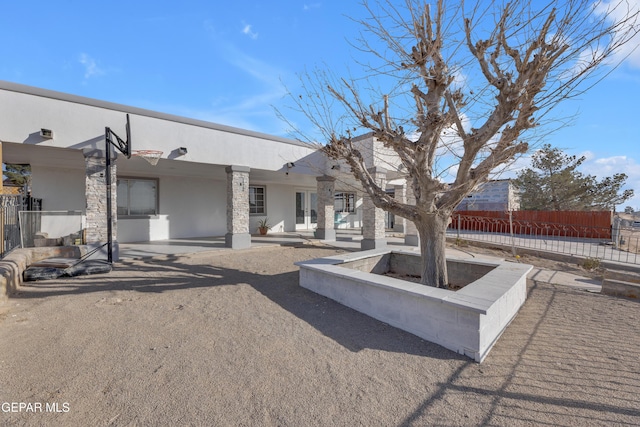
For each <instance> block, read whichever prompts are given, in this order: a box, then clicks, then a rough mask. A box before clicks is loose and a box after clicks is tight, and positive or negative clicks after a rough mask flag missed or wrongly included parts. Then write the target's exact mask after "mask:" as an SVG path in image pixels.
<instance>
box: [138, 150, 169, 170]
mask: <svg viewBox="0 0 640 427" xmlns="http://www.w3.org/2000/svg"><path fill="white" fill-rule="evenodd" d="M131 156H132V157H134V156H135V157H142V158H143V159H145V160H146V161H147V162H149V164H150V165H152V166H155V165H157V164H158V161H159V160H160V157H162V151H158V150H135V151H134V152H132V153H131Z"/></svg>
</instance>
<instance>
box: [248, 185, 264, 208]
mask: <svg viewBox="0 0 640 427" xmlns="http://www.w3.org/2000/svg"><path fill="white" fill-rule="evenodd" d="M266 213H267V189H266V188H265V187H264V186H260V185H250V186H249V214H254V215H266Z"/></svg>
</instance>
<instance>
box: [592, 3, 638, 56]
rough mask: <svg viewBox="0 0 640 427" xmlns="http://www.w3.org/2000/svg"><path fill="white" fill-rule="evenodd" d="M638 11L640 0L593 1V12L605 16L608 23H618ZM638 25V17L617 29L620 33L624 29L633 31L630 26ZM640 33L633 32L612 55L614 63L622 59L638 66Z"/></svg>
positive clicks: (623, 31) (624, 30)
mask: <svg viewBox="0 0 640 427" xmlns="http://www.w3.org/2000/svg"><path fill="white" fill-rule="evenodd" d="M638 12H640V0H604V1H600V2H597V3H595V7H594V13H595V14H596V15H598V16H606V17H607V20H608V21H610V23H614V22H615V23H620V22H622V21H623V20H624V19H625V18H626V17H627V16H629V15H633V14H634V13H638ZM638 25H640V23H639V22H638V19H635V20H634V22H630V23H628V24H627V25H625V26H621V28H619V29H618V31H620V34H624V33H625V32H626V31H630V32H634V30H632V28H631V27H632V26H636V28H637V26H638ZM639 45H640V33H637V34H635V35H634V36H633V37H632V38H631V40H629V42H628V43H626V44H625V45H623V46H622V47H621V48H620V49H619V50H618V51H617V52H616V54H615V56H614V58H613V59H614V61H613V62H614V63H617V62H619V61H622V60H626V62H627V63H628V64H629V65H631V66H632V67H634V68H640V49H638V46H639Z"/></svg>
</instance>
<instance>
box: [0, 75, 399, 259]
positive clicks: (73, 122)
mask: <svg viewBox="0 0 640 427" xmlns="http://www.w3.org/2000/svg"><path fill="white" fill-rule="evenodd" d="M127 115H128V116H129V120H130V130H131V149H132V151H133V154H134V155H133V156H132V157H131V158H127V157H126V156H124V155H122V154H121V153H119V152H118V150H115V149H113V148H111V150H112V154H111V159H112V161H111V163H112V166H111V175H112V185H111V195H112V197H111V199H112V217H113V227H112V228H113V231H112V233H113V238H114V240H115V241H118V242H142V241H153V240H165V239H172V238H189V237H205V236H206V237H209V236H225V237H226V244H227V246H229V247H232V248H244V247H248V246H249V245H250V244H251V234H253V233H256V230H257V223H258V221H260V220H261V219H264V218H268V222H269V224H270V225H271V227H272V230H273V231H274V232H290V231H296V230H316V234H317V236H318V237H319V238H322V239H325V240H331V239H335V228H344V227H350V228H358V229H361V230H362V233H363V235H364V236H363V237H364V239H363V247H376V246H379V245H382V244H384V231H385V230H384V228H385V223H384V218H385V215H384V213H383V212H382V211H380V210H379V209H376V208H374V207H373V205H372V204H371V202H370V201H368V200H367V197H366V195H363V192H362V191H361V190H360V189H359V188H358V186H357V185H356V183H355V182H353V181H352V180H350V178H349V177H348V176H349V174H348V173H346V171H345V169H346V168H345V165H344V164H340V163H339V162H334V161H330V160H329V159H327V158H326V156H325V155H324V154H323V153H322V152H321V151H319V149H318V147H314V146H310V145H308V144H304V143H301V142H299V141H295V140H292V139H286V138H281V137H277V136H272V135H266V134H262V133H258V132H253V131H248V130H243V129H238V128H233V127H229V126H224V125H219V124H214V123H210V122H205V121H200V120H194V119H189V118H184V117H178V116H174V115H169V114H164V113H159V112H155V111H149V110H144V109H140V108H135V107H129V106H125V105H119V104H114V103H110V102H105V101H99V100H95V99H88V98H84V97H79V96H75V95H70V94H65V93H60V92H54V91H50V90H46V89H40V88H34V87H30V86H24V85H19V84H15V83H10V82H3V81H0V143H1V150H2V160H3V162H5V163H19V164H30V165H31V169H32V183H31V194H32V195H33V197H37V198H40V199H42V208H43V210H44V211H75V212H77V211H80V212H81V213H82V215H83V227H84V232H85V239H86V242H88V243H91V242H104V241H105V240H106V238H107V237H106V232H107V227H106V218H107V215H106V205H105V200H106V199H107V197H106V194H107V193H106V188H107V187H106V173H105V172H106V169H105V168H106V158H105V152H106V151H105V150H106V143H105V127H109V128H110V129H112V130H113V132H115V133H116V134H117V135H119V136H121V137H122V138H123V139H124V137H125V135H126V129H125V124H126V117H127ZM360 143H361V144H362V147H363V152H369V153H370V154H369V155H370V157H371V160H370V163H371V168H373V169H372V170H374V171H375V173H377V176H379V179H380V180H383V181H384V182H385V183H386V185H387V188H388V189H389V191H395V192H396V194H397V195H398V197H406V186H405V185H404V180H403V179H402V177H401V173H400V172H399V171H398V168H397V162H396V163H394V160H393V158H392V156H385V153H384V150H381V149H380V147H379V143H378V142H377V141H375V140H374V138H372V137H371V136H366V135H365V136H363V137H362V138H361V142H360ZM138 150H158V151H161V152H162V154H161V157H160V160H159V162H158V163H157V165H155V166H152V165H151V164H149V163H148V162H146V161H145V160H144V159H143V158H140V157H138V156H136V155H135V154H136V153H137V152H138ZM375 150H378V151H377V154H376V155H375V156H374V155H373V152H374V151H375ZM381 218H382V219H381ZM396 224H397V228H398V229H399V230H400V231H403V232H406V231H407V230H406V229H405V228H406V227H407V226H406V225H405V222H404V221H400V220H399V221H396ZM409 228H410V226H409ZM410 233H411V231H410V230H409V234H410Z"/></svg>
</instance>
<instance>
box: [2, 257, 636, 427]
mask: <svg viewBox="0 0 640 427" xmlns="http://www.w3.org/2000/svg"><path fill="white" fill-rule="evenodd" d="M335 253H337V250H335V249H331V248H320V247H301V248H294V247H270V248H258V249H250V250H246V251H241V252H240V251H238V252H231V251H218V252H209V253H200V254H194V255H189V256H174V257H167V258H165V259H162V260H160V259H154V260H147V261H129V262H127V263H123V264H118V265H117V266H116V268H115V270H114V271H113V272H112V273H111V274H109V275H96V276H84V277H77V278H73V279H65V280H58V281H46V282H36V283H34V284H32V285H31V286H28V287H23V288H22V290H21V293H20V294H19V295H17V296H16V297H14V298H12V299H11V300H10V301H9V303H7V304H5V306H3V307H2V309H1V311H0V313H2V314H1V320H0V343H1V345H0V379H1V381H0V402H2V412H0V424H1V425H29V426H39V425H52V426H55V425H63V426H66V425H69V426H73V425H95V426H108V425H117V426H129V425H132V426H133V425H203V426H204V425H207V426H213V425H220V426H254V425H259V426H270V425H274V426H315V425H320V426H353V425H364V426H378V425H379V426H400V425H421V426H422V425H440V426H460V425H463V426H466V425H469V426H476V425H504V426H518V425H539V424H546V425H554V426H574V425H581V426H585V425H614V424H615V425H639V424H640V326H639V325H640V304H639V303H638V302H636V301H631V300H624V299H616V298H612V297H608V296H604V295H600V294H592V293H587V292H581V291H577V290H574V289H569V288H563V287H557V286H554V285H549V284H543V283H533V282H532V283H530V291H529V298H528V300H527V303H526V304H525V305H524V307H523V308H522V309H521V311H520V313H519V315H518V316H517V317H516V319H515V320H514V321H513V323H512V324H511V325H510V326H509V327H508V329H507V330H506V332H505V334H504V335H503V336H502V337H501V338H500V340H499V341H498V343H497V344H496V346H495V347H494V348H493V350H492V351H491V353H490V354H489V356H488V357H487V359H486V361H485V362H484V363H482V364H477V363H475V362H472V361H471V360H469V359H467V358H465V357H462V356H460V355H457V354H455V353H453V352H451V351H448V350H445V349H444V348H442V347H439V346H437V345H434V344H431V343H428V342H425V341H423V340H421V339H419V338H417V337H415V336H413V335H410V334H408V333H405V332H402V331H400V330H397V329H395V328H392V327H390V326H387V325H385V324H383V323H381V322H378V321H376V320H373V319H370V318H368V317H366V316H364V315H362V314H359V313H357V312H355V311H353V310H350V309H348V308H345V307H343V306H341V305H339V304H337V303H334V302H333V301H330V300H328V299H326V298H323V297H320V296H318V295H316V294H313V293H311V292H309V291H307V290H305V289H302V288H300V287H298V286H297V269H296V267H295V266H294V265H293V262H294V261H298V260H303V259H309V258H315V257H319V256H326V255H333V254H335ZM12 402H15V403H16V405H14V406H15V407H16V408H15V409H18V407H19V406H18V405H19V403H23V404H27V403H30V404H31V409H32V411H29V407H26V408H23V409H22V412H12V410H13V409H14V408H13V407H12V406H11V403H12ZM38 404H40V405H41V406H42V412H40V411H37V405H38ZM47 404H48V405H49V407H48V408H47V406H46V405H47ZM47 409H48V410H49V412H47V411H46V410H47ZM55 410H57V411H58V412H55ZM34 411H35V412H34ZM51 411H54V412H51Z"/></svg>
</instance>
